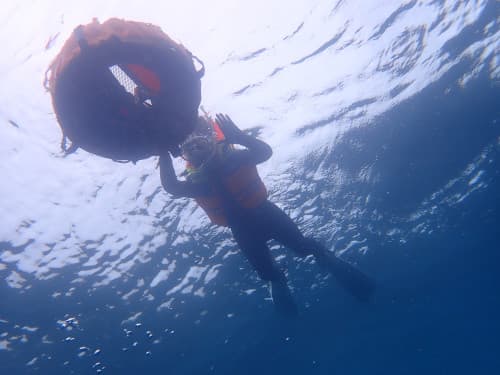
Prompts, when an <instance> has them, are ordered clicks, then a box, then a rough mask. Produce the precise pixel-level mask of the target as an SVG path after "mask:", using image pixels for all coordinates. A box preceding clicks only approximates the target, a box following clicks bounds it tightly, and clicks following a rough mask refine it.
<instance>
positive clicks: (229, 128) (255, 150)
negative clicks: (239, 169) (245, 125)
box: [216, 114, 273, 164]
mask: <svg viewBox="0 0 500 375" xmlns="http://www.w3.org/2000/svg"><path fill="white" fill-rule="evenodd" d="M216 118H217V124H218V125H219V126H220V128H221V130H222V132H223V133H224V136H225V138H226V139H227V141H228V142H230V143H234V144H239V145H242V146H245V147H246V148H247V150H246V152H244V153H243V154H244V155H246V157H247V158H248V162H250V163H254V164H259V163H263V162H265V161H266V160H268V159H269V158H270V157H271V156H272V154H273V149H272V148H271V146H269V145H268V144H267V143H265V142H263V141H261V140H259V139H257V138H255V137H252V136H251V135H248V134H246V133H244V132H242V131H241V130H240V129H239V128H238V127H237V126H236V124H235V123H234V122H233V121H232V120H231V119H230V118H229V116H226V115H221V114H218V115H217V116H216Z"/></svg>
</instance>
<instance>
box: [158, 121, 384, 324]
mask: <svg viewBox="0 0 500 375" xmlns="http://www.w3.org/2000/svg"><path fill="white" fill-rule="evenodd" d="M199 122H200V124H201V126H200V128H203V126H205V129H206V128H207V127H209V128H212V129H213V128H215V130H216V131H215V132H214V131H208V132H205V133H203V132H201V133H200V132H198V133H196V132H195V133H194V134H193V135H191V136H190V137H189V138H188V139H187V140H186V141H185V142H184V143H183V144H182V145H181V148H180V152H181V155H182V157H183V158H184V159H185V160H186V161H187V163H188V168H187V170H186V172H185V176H186V179H185V181H180V180H178V179H177V176H176V174H175V170H174V168H173V165H172V159H171V156H170V154H169V152H168V151H166V150H165V151H163V152H160V175H161V181H162V185H163V187H164V188H165V190H166V191H167V192H168V193H170V194H172V195H173V196H174V197H176V198H177V197H190V198H194V199H195V200H196V201H197V203H198V204H199V205H200V206H201V207H202V208H203V209H204V210H205V212H206V213H207V215H208V216H209V218H210V219H211V220H212V222H213V223H215V224H218V225H224V226H227V227H229V228H230V229H231V232H232V234H233V236H234V239H235V240H236V242H237V243H238V245H239V247H240V249H241V251H242V252H243V254H244V255H245V257H246V258H247V259H248V261H249V262H250V263H251V265H252V266H253V267H254V269H255V270H256V271H257V273H258V275H259V277H260V278H261V279H262V280H265V281H268V282H269V283H270V291H271V297H272V300H273V302H274V304H275V306H276V308H277V309H278V310H279V311H281V312H284V313H288V314H292V315H293V314H296V313H297V307H296V304H295V302H294V300H293V298H292V295H291V293H290V290H289V288H288V285H287V280H286V278H285V275H284V274H283V272H282V271H281V270H280V269H279V268H278V267H277V265H276V262H275V260H274V258H273V257H272V255H271V252H270V249H269V247H268V246H267V241H269V240H271V239H274V240H276V241H278V242H280V243H281V244H282V245H284V246H286V247H288V248H290V249H292V250H293V251H294V252H295V253H296V254H297V255H299V256H302V257H305V256H308V255H313V256H314V257H315V259H316V261H317V262H318V264H319V265H320V266H324V267H325V268H326V269H327V270H329V271H330V272H331V273H332V274H333V276H334V277H335V278H336V279H337V280H338V282H339V283H340V284H341V285H342V286H343V287H344V288H345V289H346V290H348V291H349V292H350V293H351V294H353V295H354V296H355V297H357V298H359V299H360V300H367V299H368V298H369V297H370V296H371V295H372V293H373V292H374V289H375V285H374V283H373V282H372V280H371V279H370V278H368V277H367V276H365V275H364V274H363V273H361V272H360V271H359V270H357V269H356V268H354V267H353V266H351V265H350V264H349V263H346V262H345V261H343V260H341V259H340V258H338V257H336V256H335V255H334V254H333V253H332V252H330V251H328V250H327V249H325V247H323V246H322V245H321V244H320V243H319V242H318V241H316V240H315V239H312V238H308V237H305V236H304V235H303V234H302V233H301V231H300V230H299V228H298V227H297V225H296V224H295V223H294V222H293V221H292V219H291V218H290V217H289V216H288V215H287V214H286V213H285V212H284V211H282V210H281V209H280V208H278V207H277V206H276V205H275V204H273V203H271V202H270V201H269V200H268V199H267V190H266V187H265V185H264V184H263V182H262V180H261V179H260V177H259V174H258V173H257V168H256V165H257V164H259V163H262V162H264V161H266V160H268V159H269V158H270V157H271V155H272V149H271V147H270V146H269V145H268V144H267V143H265V142H263V141H261V140H258V139H257V138H255V137H253V136H250V135H248V134H246V133H244V132H243V131H241V130H240V129H239V128H238V127H237V126H236V125H235V124H234V122H233V121H232V120H231V119H230V118H229V117H228V116H226V115H221V114H218V115H217V116H216V122H215V123H214V124H213V127H212V126H210V121H209V120H207V119H206V118H203V117H200V118H199ZM207 125H208V126H207ZM234 145H240V146H243V147H244V149H241V148H240V149H236V148H235V147H234Z"/></svg>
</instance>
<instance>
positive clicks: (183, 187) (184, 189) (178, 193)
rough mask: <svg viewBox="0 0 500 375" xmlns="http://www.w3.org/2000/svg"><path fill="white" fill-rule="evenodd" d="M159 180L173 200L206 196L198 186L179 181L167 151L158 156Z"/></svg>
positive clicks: (203, 190)
mask: <svg viewBox="0 0 500 375" xmlns="http://www.w3.org/2000/svg"><path fill="white" fill-rule="evenodd" d="M160 179H161V184H162V185H163V188H164V189H165V190H166V191H167V192H168V193H169V194H171V195H173V196H174V198H181V197H188V198H194V197H199V196H202V195H205V194H206V191H205V190H206V189H205V187H204V186H202V185H200V184H194V183H192V182H189V181H179V180H178V179H177V176H176V174H175V170H174V166H173V164H172V158H171V157H170V154H169V153H168V151H164V152H162V153H161V154H160Z"/></svg>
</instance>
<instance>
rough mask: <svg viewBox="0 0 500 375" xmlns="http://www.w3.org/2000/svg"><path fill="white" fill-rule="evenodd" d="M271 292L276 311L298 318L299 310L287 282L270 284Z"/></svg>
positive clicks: (281, 281) (280, 281)
mask: <svg viewBox="0 0 500 375" xmlns="http://www.w3.org/2000/svg"><path fill="white" fill-rule="evenodd" d="M269 292H270V294H271V299H272V300H273V303H274V307H275V308H276V310H277V311H278V312H279V313H280V314H283V315H287V316H297V315H298V313H299V310H298V308H297V305H296V304H295V300H294V299H293V296H292V293H291V292H290V289H289V288H288V285H287V283H286V280H277V281H271V282H270V283H269Z"/></svg>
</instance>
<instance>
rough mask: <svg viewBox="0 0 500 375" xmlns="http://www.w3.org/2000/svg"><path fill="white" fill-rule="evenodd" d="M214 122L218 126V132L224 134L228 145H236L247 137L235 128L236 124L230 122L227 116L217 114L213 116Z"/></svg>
mask: <svg viewBox="0 0 500 375" xmlns="http://www.w3.org/2000/svg"><path fill="white" fill-rule="evenodd" d="M215 119H216V120H215V121H216V122H217V125H219V127H220V130H222V133H224V137H225V138H226V140H227V141H228V142H230V143H238V142H239V141H241V139H242V138H244V137H247V136H248V135H247V134H245V133H244V132H243V131H241V129H240V128H238V127H237V126H236V124H235V123H234V122H233V120H231V118H230V117H229V116H228V115H223V114H222V113H218V114H217V115H216V116H215Z"/></svg>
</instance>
